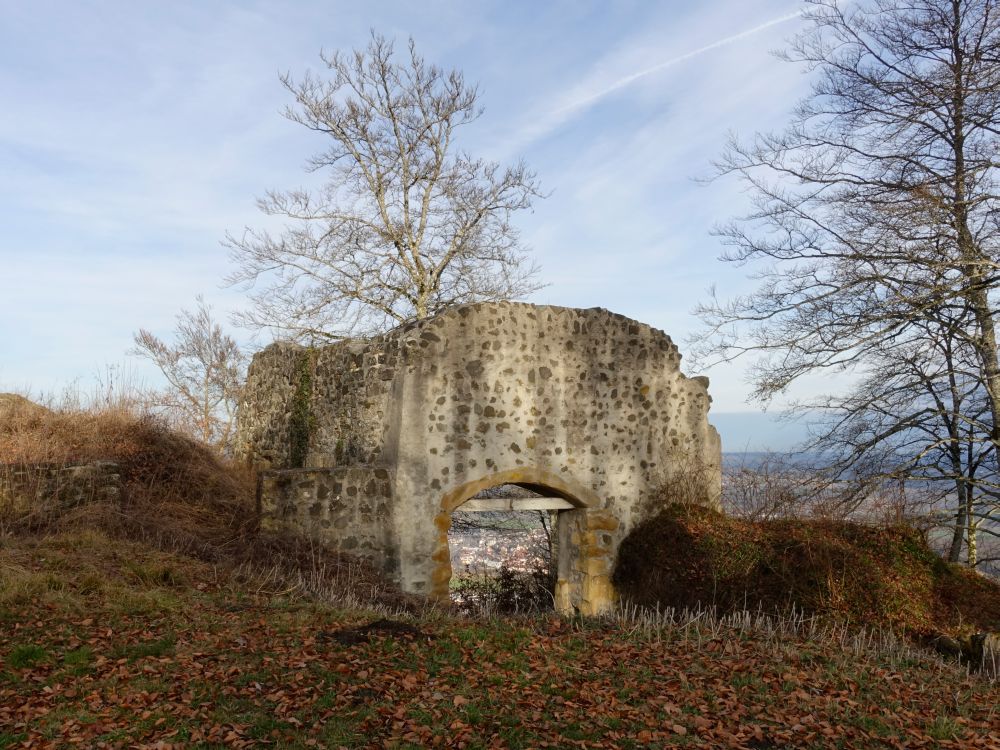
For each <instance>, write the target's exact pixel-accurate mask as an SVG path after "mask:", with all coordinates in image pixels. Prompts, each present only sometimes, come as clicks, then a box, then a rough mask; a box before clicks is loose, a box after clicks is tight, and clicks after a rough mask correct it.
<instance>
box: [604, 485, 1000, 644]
mask: <svg viewBox="0 0 1000 750" xmlns="http://www.w3.org/2000/svg"><path fill="white" fill-rule="evenodd" d="M614 582H615V585H616V587H617V588H618V590H619V592H620V593H621V594H622V595H623V597H625V598H626V599H628V600H630V601H632V602H634V603H636V604H639V605H643V606H650V607H654V606H660V607H665V606H666V607H677V608H684V607H697V606H714V607H716V608H718V609H719V610H721V611H723V612H728V611H733V610H737V609H743V608H749V609H756V608H757V607H758V606H761V607H763V608H764V609H765V610H771V611H783V610H787V609H789V608H791V607H793V606H794V607H795V608H797V609H799V610H801V611H804V612H806V613H809V614H817V615H821V616H824V617H829V618H831V619H836V620H840V621H848V622H851V623H855V624H864V625H868V626H886V627H893V628H899V629H901V630H904V631H907V632H910V633H913V634H922V633H930V632H934V631H936V630H938V629H948V628H955V627H958V626H959V625H960V624H963V623H964V624H965V625H969V626H971V625H977V626H979V627H984V628H998V627H1000V587H998V586H997V585H996V584H993V583H991V582H989V581H986V580H985V579H982V578H981V577H980V576H978V575H976V574H974V573H970V572H968V571H965V570H962V569H961V568H959V567H957V566H952V565H949V564H947V563H945V562H943V561H942V560H941V559H940V558H939V557H938V556H937V555H935V554H934V553H933V552H932V551H931V550H930V548H929V547H928V546H927V544H926V542H925V540H924V539H923V537H922V536H921V534H920V533H919V532H918V531H916V530H915V529H912V528H909V527H906V526H900V525H895V526H881V527H880V526H871V525H864V524H858V523H851V522H845V521H832V520H803V519H781V520H775V521H757V522H754V521H747V520H743V519H734V518H730V517H727V516H724V515H722V514H721V513H718V512H715V511H712V510H709V509H706V508H698V507H683V506H679V505H673V506H670V507H669V508H668V509H667V510H665V511H663V512H661V513H660V514H658V515H657V516H655V517H653V518H650V519H648V520H647V521H645V522H643V523H641V524H639V526H637V527H636V528H635V529H634V530H633V531H632V533H631V534H629V536H628V537H627V538H626V539H625V540H624V541H623V542H622V545H621V547H620V549H619V553H618V563H617V567H616V570H615V573H614Z"/></svg>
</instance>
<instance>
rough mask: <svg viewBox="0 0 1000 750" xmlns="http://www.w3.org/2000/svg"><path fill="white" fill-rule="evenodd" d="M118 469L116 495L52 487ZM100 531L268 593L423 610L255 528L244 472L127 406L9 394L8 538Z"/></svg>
mask: <svg viewBox="0 0 1000 750" xmlns="http://www.w3.org/2000/svg"><path fill="white" fill-rule="evenodd" d="M101 463H106V464H111V465H113V467H114V468H113V469H111V471H113V472H114V473H116V474H117V475H118V477H119V478H120V490H119V491H118V492H117V493H110V494H109V493H99V492H95V493H91V494H89V495H88V494H87V493H84V494H83V496H82V497H81V496H80V495H79V493H77V494H71V495H70V497H69V498H68V499H67V497H65V496H63V494H61V493H59V492H57V491H53V480H52V478H51V477H52V474H53V472H58V471H59V470H60V469H65V468H67V467H77V466H82V465H93V464H101ZM76 532H94V533H97V534H99V535H101V536H102V537H104V538H106V539H108V540H109V543H112V544H121V543H123V542H124V541H125V540H128V541H141V542H144V543H145V544H147V545H148V546H150V547H152V548H153V549H159V550H164V551H167V552H171V553H180V554H183V555H185V556H188V557H191V558H194V559H196V560H200V561H205V562H209V563H211V564H213V565H216V566H218V567H220V568H222V569H223V570H226V571H229V572H232V573H234V574H239V575H241V576H243V577H245V578H247V579H248V580H252V581H254V583H253V584H252V585H253V586H256V587H261V588H266V589H268V590H283V591H292V590H298V591H303V592H308V593H310V594H315V595H318V596H320V597H321V598H327V599H331V600H337V601H341V600H343V601H350V602H356V603H359V604H369V605H376V606H387V607H390V608H394V609H395V608H400V607H413V606H416V605H415V603H414V599H413V598H412V597H407V596H404V595H402V594H401V593H399V592H398V591H395V590H394V589H393V587H391V586H389V585H387V584H386V582H385V581H384V580H383V578H382V576H381V575H380V574H379V573H378V572H377V571H375V570H373V569H371V568H370V566H366V565H365V564H363V563H361V562H360V561H357V560H354V559H349V558H347V557H345V556H341V555H334V554H330V553H327V552H325V551H323V550H321V549H319V548H317V547H315V546H314V545H313V544H311V543H310V541H309V540H307V539H299V538H292V537H286V536H277V535H263V534H261V533H259V531H258V522H257V507H256V498H255V478H254V476H253V474H252V472H251V471H250V470H249V469H248V468H246V467H245V466H243V465H240V464H238V463H236V462H233V461H229V460H227V459H225V458H223V457H220V456H219V455H218V454H217V453H216V452H215V451H214V450H212V448H210V447H209V446H207V445H205V444H204V443H202V442H200V441H198V440H195V439H193V438H190V437H188V436H187V435H184V434H181V433H179V432H176V431H175V430H173V429H171V428H169V427H168V426H167V425H166V424H165V423H164V422H163V421H162V420H160V419H159V418H157V417H155V416H152V415H149V414H141V413H137V411H136V410H135V409H134V408H132V406H131V405H128V404H122V403H117V404H109V405H105V406H101V407H90V408H79V407H75V408H74V407H62V408H52V409H50V408H46V407H43V406H40V405H38V404H34V403H32V402H30V401H28V400H27V399H24V398H23V397H19V396H12V395H10V394H5V395H4V396H3V398H2V399H0V539H3V538H6V544H5V546H6V547H7V549H8V550H9V549H11V548H12V546H13V545H14V543H15V541H17V542H18V543H20V542H23V541H24V539H25V538H41V537H46V536H52V535H57V536H58V535H61V534H66V533H71V534H72V533H76Z"/></svg>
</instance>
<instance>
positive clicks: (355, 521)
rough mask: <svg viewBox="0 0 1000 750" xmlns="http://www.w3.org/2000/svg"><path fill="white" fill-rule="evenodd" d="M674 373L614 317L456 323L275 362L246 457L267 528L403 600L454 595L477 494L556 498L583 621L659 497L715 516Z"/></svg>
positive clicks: (692, 392)
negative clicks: (404, 595)
mask: <svg viewBox="0 0 1000 750" xmlns="http://www.w3.org/2000/svg"><path fill="white" fill-rule="evenodd" d="M679 365H680V355H679V353H678V351H677V347H676V346H675V345H674V344H673V343H672V342H671V340H670V339H669V338H668V337H667V336H666V335H665V334H663V332H661V331H658V330H656V329H654V328H651V327H649V326H646V325H644V324H641V323H638V322H636V321H634V320H630V319H628V318H625V317H623V316H621V315H616V314H614V313H610V312H608V311H606V310H602V309H590V310H579V309H572V308H560V307H548V306H544V307H543V306H534V305H529V304H521V303H482V304H478V305H466V306H461V307H457V308H454V309H452V310H450V311H448V312H446V313H444V314H442V315H440V316H438V317H435V318H431V319H429V320H425V321H421V322H419V323H416V324H411V325H408V326H405V327H403V328H399V329H396V330H394V331H391V332H389V333H387V334H385V335H383V336H379V337H376V338H373V339H368V340H356V341H345V342H342V343H338V344H334V345H331V346H325V347H321V348H315V349H306V348H303V347H299V346H296V345H292V344H275V345H272V346H270V347H268V348H267V349H265V350H264V351H263V352H261V353H259V354H258V355H257V356H256V357H255V358H254V361H253V364H252V366H251V368H250V372H249V376H248V382H247V389H246V395H245V399H244V403H243V404H242V406H241V412H240V413H241V419H240V423H239V426H238V441H239V445H241V446H242V452H243V453H244V455H245V456H246V457H247V458H248V459H249V460H251V461H252V462H253V463H254V464H255V465H256V466H258V467H259V468H262V469H265V470H269V471H265V473H264V474H263V482H262V491H261V503H262V509H263V511H264V513H265V517H266V518H267V523H268V524H270V525H271V526H273V527H282V526H291V527H293V528H296V529H299V530H302V531H306V532H308V533H310V534H312V535H314V536H316V537H317V538H319V539H321V540H322V541H323V542H324V543H325V544H327V545H328V546H331V547H333V548H334V549H340V550H343V551H346V552H351V553H353V554H359V555H361V556H362V557H367V558H368V559H370V560H372V561H374V562H377V563H378V564H379V565H380V566H381V567H382V568H383V569H384V570H385V571H386V572H387V573H389V574H390V575H391V576H392V577H394V578H395V579H396V580H398V581H399V582H400V583H401V584H402V585H403V587H404V588H405V589H406V590H409V591H416V592H425V593H436V594H438V595H440V594H441V593H442V592H444V593H445V594H446V592H447V582H448V578H449V577H450V573H451V571H450V565H449V563H448V562H447V559H448V554H447V553H448V550H447V529H448V525H449V523H450V512H451V511H452V510H454V508H455V507H457V506H458V505H460V504H461V503H462V502H464V500H466V499H468V498H469V497H471V495H473V494H475V492H476V491H478V489H481V488H485V487H487V486H491V485H493V484H497V483H501V482H510V483H521V484H524V485H525V486H530V487H532V488H536V489H540V490H541V491H543V492H545V493H546V494H556V495H559V496H562V497H565V498H567V499H569V500H570V501H571V502H573V503H574V504H575V505H576V506H577V507H578V508H580V510H579V511H577V510H573V511H566V512H563V513H561V514H560V518H561V521H560V524H561V529H560V541H561V543H562V542H565V543H566V544H568V545H569V546H571V547H572V548H573V549H575V550H576V551H577V553H576V558H574V559H572V560H569V561H568V562H567V561H562V562H561V568H560V579H565V581H564V583H565V584H566V585H565V587H564V588H565V589H566V591H568V592H572V593H567V594H566V597H567V599H566V601H565V602H564V603H563V606H564V608H567V607H569V606H576V607H577V608H580V607H579V605H580V601H579V600H580V598H581V597H583V599H584V600H585V601H584V604H585V605H586V606H584V609H588V608H591V607H590V605H587V604H586V599H587V596H588V595H589V596H591V598H592V599H593V600H594V601H596V600H598V599H602V598H607V597H608V596H610V593H609V592H610V579H609V576H610V572H611V566H612V565H613V562H614V554H615V550H616V549H617V545H618V542H620V540H621V539H622V538H623V537H624V535H625V534H627V533H628V531H629V530H630V529H631V528H632V526H633V525H634V523H635V522H636V521H637V520H638V519H639V517H640V516H641V515H642V513H643V512H644V509H652V508H653V507H654V506H655V505H656V504H657V503H658V502H660V501H662V497H663V494H662V493H663V491H664V489H668V491H669V488H670V487H675V488H676V487H678V486H682V485H683V487H684V488H685V489H684V491H685V492H690V491H691V486H692V484H694V485H697V486H698V487H697V489H698V490H700V491H701V493H702V494H703V495H704V497H705V498H707V500H708V501H709V502H715V501H717V498H718V495H719V484H720V445H719V437H718V434H717V433H716V431H715V429H714V428H713V427H711V425H709V423H708V421H707V412H708V408H709V403H710V398H709V397H708V394H707V379H705V378H688V377H685V376H684V375H683V374H681V372H680V369H679ZM289 470H291V471H289ZM564 534H565V535H566V538H565V539H563V535H564ZM588 591H590V592H591V593H590V594H588ZM571 600H572V601H571ZM591 604H593V602H591ZM594 606H596V605H594Z"/></svg>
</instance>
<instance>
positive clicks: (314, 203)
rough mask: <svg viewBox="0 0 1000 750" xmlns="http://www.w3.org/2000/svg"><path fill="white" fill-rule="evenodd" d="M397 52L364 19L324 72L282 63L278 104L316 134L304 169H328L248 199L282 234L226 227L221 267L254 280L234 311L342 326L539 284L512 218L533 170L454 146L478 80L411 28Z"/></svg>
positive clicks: (365, 328) (325, 327) (395, 318)
mask: <svg viewBox="0 0 1000 750" xmlns="http://www.w3.org/2000/svg"><path fill="white" fill-rule="evenodd" d="M404 58H405V59H403V60H402V61H397V59H396V55H395V54H394V49H393V44H392V43H391V42H390V41H388V40H386V39H385V38H384V37H381V36H379V35H377V34H374V33H373V34H372V39H371V42H370V43H369V45H368V47H367V49H366V50H363V51H354V52H353V53H349V54H343V53H339V52H337V53H333V54H331V55H325V54H321V59H322V60H323V62H324V64H325V66H326V69H327V73H328V77H320V76H318V75H315V74H313V73H307V74H306V75H305V77H304V78H302V79H301V80H300V81H296V80H293V79H292V77H291V76H290V75H288V74H286V75H284V76H282V78H281V82H282V83H283V84H284V86H285V88H286V89H287V90H288V91H289V92H290V93H291V94H292V96H294V98H295V104H294V105H293V106H290V107H289V108H288V109H287V110H286V112H285V116H286V117H287V118H288V119H290V120H292V121H293V122H297V123H299V124H301V125H304V126H305V127H307V128H308V129H310V130H312V131H314V132H316V133H319V134H321V135H323V136H324V137H325V138H326V139H327V144H328V145H327V148H326V149H325V150H324V151H321V152H320V153H318V154H316V155H315V156H314V157H312V159H311V160H310V161H309V164H308V169H309V170H310V171H311V172H323V173H324V174H326V175H327V176H328V177H327V180H326V182H325V184H324V185H323V186H322V187H321V188H320V189H318V190H315V191H307V190H304V189H299V190H290V191H285V192H279V191H270V192H268V193H266V195H265V196H264V197H263V198H261V199H259V200H258V205H259V207H260V209H261V211H263V212H264V213H265V214H267V215H268V216H273V217H281V218H282V219H283V220H284V221H285V226H284V229H283V231H282V232H281V233H280V234H278V235H273V234H271V233H270V232H268V231H265V230H253V229H246V230H245V231H244V233H243V234H242V235H241V236H233V235H228V236H227V241H226V243H225V244H226V245H227V246H228V247H229V249H230V253H231V257H232V258H233V260H234V261H235V263H236V264H237V266H238V267H237V270H236V271H235V272H234V273H233V274H232V275H231V276H230V279H229V281H230V282H231V283H236V284H246V285H248V286H249V287H252V292H251V300H252V303H253V307H252V310H250V311H249V312H247V313H245V314H244V315H243V316H242V321H243V322H244V323H245V324H247V325H249V326H251V327H254V328H269V329H271V330H275V331H278V332H281V333H283V334H284V335H289V336H292V337H297V338H304V339H317V338H318V339H328V338H339V337H343V336H347V335H351V334H353V333H369V332H373V331H377V330H379V329H382V328H385V327H387V326H391V325H395V324H398V323H401V322H405V321H409V320H412V319H420V318H425V317H427V316H430V315H434V314H435V313H437V312H439V311H440V310H441V309H443V308H445V307H447V306H449V305H454V304H460V303H464V302H477V301H483V300H500V299H511V298H517V297H521V296H524V295H526V294H528V293H530V292H532V291H534V290H536V289H537V288H539V285H537V284H536V283H534V281H533V280H532V279H533V277H534V275H535V274H536V272H537V269H536V268H535V267H534V266H532V265H530V264H528V263H527V258H526V251H525V250H524V248H523V247H522V246H521V244H520V242H519V236H518V232H517V230H516V229H515V228H514V227H513V226H512V225H511V223H510V220H511V215H512V214H513V213H515V212H516V211H519V210H522V209H526V208H529V207H530V205H531V201H532V198H534V197H536V196H538V195H539V191H538V183H537V181H536V178H535V175H534V173H533V172H531V171H530V170H529V169H528V168H527V167H526V166H525V165H524V163H518V164H515V165H513V166H509V167H501V166H500V165H498V164H496V163H493V162H488V161H484V160H482V159H475V158H472V157H471V156H469V155H468V154H466V153H465V152H463V151H460V150H459V148H458V144H457V140H456V136H457V135H458V132H457V131H458V129H459V128H461V127H462V126H464V125H467V124H469V123H471V122H473V121H474V120H476V119H477V118H478V117H479V116H480V114H481V113H482V108H481V107H480V106H479V105H478V104H477V99H478V91H477V89H476V87H475V86H470V85H468V84H467V83H466V82H465V80H464V78H463V76H462V74H461V73H459V72H457V71H447V72H446V71H444V70H442V69H441V68H438V67H436V66H433V65H428V64H427V63H425V62H424V60H423V58H421V57H420V56H419V55H418V54H417V52H416V49H415V47H414V44H413V41H412V40H411V41H410V43H409V48H408V54H407V55H405V56H404Z"/></svg>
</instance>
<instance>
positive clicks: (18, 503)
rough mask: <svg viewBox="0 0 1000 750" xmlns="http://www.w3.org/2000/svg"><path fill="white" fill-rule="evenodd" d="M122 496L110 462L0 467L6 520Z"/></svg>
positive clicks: (0, 492)
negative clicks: (41, 510)
mask: <svg viewBox="0 0 1000 750" xmlns="http://www.w3.org/2000/svg"><path fill="white" fill-rule="evenodd" d="M121 496H122V479H121V474H120V472H119V468H118V464H116V463H113V462H111V461H97V462H94V463H89V464H80V465H75V466H67V465H64V464H0V512H2V515H4V516H7V517H17V516H22V515H25V514H30V513H32V512H35V511H37V510H39V509H44V510H46V511H51V510H58V509H66V508H73V507H76V506H79V505H84V504H86V503H93V502H118V501H119V500H120V498H121Z"/></svg>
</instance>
